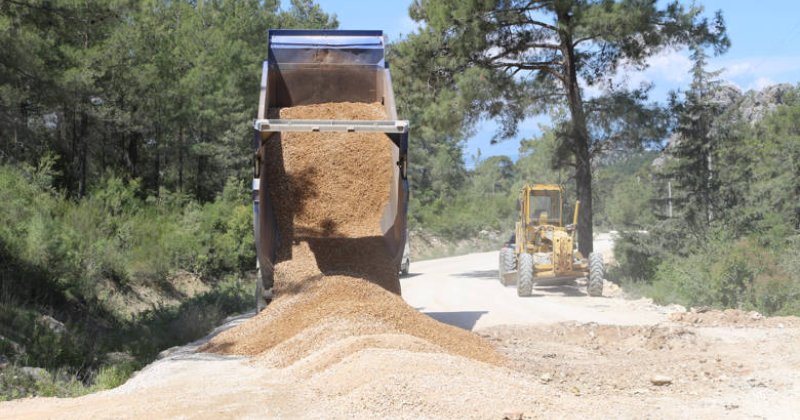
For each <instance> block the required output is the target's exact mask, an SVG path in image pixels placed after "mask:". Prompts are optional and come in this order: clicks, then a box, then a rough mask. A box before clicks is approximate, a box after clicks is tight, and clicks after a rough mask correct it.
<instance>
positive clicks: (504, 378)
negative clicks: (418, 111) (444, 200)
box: [0, 244, 800, 419]
mask: <svg viewBox="0 0 800 420" xmlns="http://www.w3.org/2000/svg"><path fill="white" fill-rule="evenodd" d="M598 245H599V244H598ZM496 264H497V253H494V252H490V253H482V254H472V255H466V256H460V257H453V258H445V259H439V260H431V261H422V262H414V263H412V266H411V272H412V273H411V275H410V276H408V277H407V278H405V279H403V282H402V287H403V297H404V298H405V300H406V301H407V302H408V303H409V304H410V305H412V306H413V307H415V308H417V309H418V310H420V311H422V312H423V313H426V314H428V315H429V316H431V317H433V318H434V319H437V320H439V321H441V322H445V323H449V324H452V325H456V326H459V327H461V328H465V329H470V330H473V331H475V332H476V334H478V335H480V336H482V337H483V338H485V339H486V340H488V341H489V342H491V343H492V344H494V345H495V346H496V348H497V349H498V351H499V352H500V353H501V354H502V355H504V356H505V357H506V358H507V359H508V362H507V363H506V365H505V366H501V367H498V366H492V365H487V364H484V363H479V362H476V361H474V360H470V359H465V358H463V357H459V356H453V355H451V354H446V353H443V352H438V351H436V350H435V349H433V348H432V347H431V345H430V344H429V343H424V342H421V340H418V339H416V338H409V337H408V336H401V335H394V334H382V335H380V336H369V337H352V339H350V341H348V342H346V343H336V344H335V345H332V346H327V347H324V348H321V349H319V351H316V352H315V353H313V354H311V355H310V356H308V357H306V358H304V359H302V360H300V361H298V362H296V363H294V364H293V365H291V366H288V367H283V368H275V367H270V366H268V365H265V364H264V363H260V362H259V361H258V358H253V359H250V358H244V357H230V356H219V355H211V354H207V353H199V352H197V351H196V349H197V348H198V347H199V345H200V344H202V342H203V341H201V342H198V343H194V344H192V345H189V346H185V347H181V348H175V349H171V350H169V351H167V352H165V353H164V355H163V357H162V358H161V359H160V360H158V361H156V362H154V363H153V364H151V365H150V366H148V367H146V368H145V369H143V370H142V371H141V372H139V373H138V374H136V375H135V376H134V377H133V378H132V379H131V380H129V381H128V382H127V383H126V384H125V385H123V386H121V387H119V388H117V389H114V390H110V391H105V392H100V393H97V394H92V395H88V396H85V397H81V398H76V399H56V398H36V399H26V400H18V401H11V402H7V403H2V404H0V417H2V418H164V417H180V418H230V417H235V418H263V417H284V418H286V417H289V418H296V417H311V418H353V417H356V418H374V417H389V418H495V419H502V418H513V419H516V418H552V417H557V418H562V417H563V418H586V417H591V418H596V417H614V418H793V417H794V418H796V416H797V415H798V413H800V352H798V349H800V320H798V319H797V318H764V317H761V316H760V315H758V314H755V313H747V312H742V311H725V312H720V311H708V312H702V311H700V312H684V311H682V309H681V308H679V307H661V306H657V305H654V304H652V303H651V302H650V301H648V300H644V299H638V300H631V299H625V298H624V296H623V293H622V292H621V291H620V290H619V289H617V288H615V287H611V285H607V286H608V287H606V290H605V294H606V295H607V296H604V297H602V298H589V297H587V296H586V295H585V293H584V289H583V288H581V287H580V286H579V285H577V286H576V285H573V286H560V287H551V288H547V289H537V290H535V294H534V296H531V297H529V298H518V297H517V296H516V291H515V289H514V288H513V287H503V286H502V285H501V284H500V282H499V281H498V280H497V267H496ZM247 317H248V315H243V316H241V317H238V318H234V319H231V320H229V322H228V323H226V324H225V325H223V326H221V327H220V328H219V329H218V331H217V332H219V330H223V329H226V328H231V327H232V326H234V325H236V324H238V323H241V322H243V321H244V320H246V319H247ZM359 340H361V341H359ZM415 340H416V341H415ZM399 342H402V343H403V345H402V346H399V345H397V343H399ZM346 349H350V350H346Z"/></svg>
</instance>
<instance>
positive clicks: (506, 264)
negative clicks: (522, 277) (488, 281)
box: [497, 248, 517, 286]
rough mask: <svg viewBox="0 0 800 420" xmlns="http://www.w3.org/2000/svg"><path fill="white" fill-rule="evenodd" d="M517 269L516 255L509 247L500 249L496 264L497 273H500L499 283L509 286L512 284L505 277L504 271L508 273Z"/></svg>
mask: <svg viewBox="0 0 800 420" xmlns="http://www.w3.org/2000/svg"><path fill="white" fill-rule="evenodd" d="M516 269H517V255H516V253H514V250H513V249H511V248H502V249H501V250H500V262H499V264H498V270H497V271H498V273H499V275H500V284H502V285H503V286H509V285H511V284H513V283H512V282H511V281H510V279H509V280H507V279H506V278H505V274H506V273H510V272H512V271H514V270H516Z"/></svg>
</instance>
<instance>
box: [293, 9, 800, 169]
mask: <svg viewBox="0 0 800 420" xmlns="http://www.w3.org/2000/svg"><path fill="white" fill-rule="evenodd" d="M284 3H288V1H286V0H284ZM317 3H319V4H320V6H321V7H322V8H323V10H325V11H327V12H330V13H335V14H336V15H337V17H338V19H339V24H340V28H341V29H382V30H383V31H384V33H386V34H387V36H388V38H389V40H390V41H395V40H398V39H400V38H401V37H402V36H404V35H407V34H409V33H411V32H413V31H414V29H415V27H416V24H415V22H414V21H412V20H411V18H409V17H408V6H409V5H410V4H411V1H410V0H396V1H393V0H383V1H375V0H373V1H365V0H317ZM688 3H689V2H687V4H688ZM697 3H698V4H702V5H703V6H705V8H706V14H707V15H708V16H711V15H712V14H713V12H714V11H716V10H720V9H721V10H722V13H723V16H724V18H725V21H726V23H727V27H728V35H729V36H730V38H731V43H732V45H731V48H730V49H729V50H728V52H727V53H726V54H724V55H722V56H720V57H713V58H711V59H710V60H709V61H710V67H711V69H712V70H713V69H724V71H723V73H722V75H721V78H722V79H724V80H726V81H728V82H730V83H733V84H735V85H736V86H738V87H739V88H740V89H742V90H749V89H757V88H761V87H764V86H767V85H770V84H774V83H792V84H797V83H798V82H800V1H797V0H762V1H759V2H754V1H751V0H698V1H697ZM690 66H691V61H690V60H689V58H688V54H687V53H686V51H667V52H664V53H662V54H660V55H658V56H656V57H653V58H652V59H651V60H650V68H649V69H647V70H645V71H644V72H626V73H625V74H624V75H622V76H620V77H625V78H627V80H628V81H629V83H632V84H638V83H640V82H653V83H654V84H655V88H654V90H653V92H652V95H651V97H652V99H654V100H664V99H665V98H666V95H667V92H669V91H670V90H677V89H684V88H686V86H688V83H689V81H690V77H689V74H688V71H689V68H690ZM396 94H402V93H400V92H396ZM540 122H545V123H546V122H547V118H546V117H539V118H532V119H529V120H526V121H525V122H523V124H522V125H521V127H520V136H519V137H518V138H516V139H510V140H506V141H504V142H502V143H500V144H497V145H490V144H489V140H490V139H491V137H492V133H493V132H494V130H495V127H496V126H495V124H494V123H493V122H492V121H486V122H484V123H482V124H481V125H480V126H479V127H477V132H476V134H475V135H474V136H473V137H472V138H470V139H468V141H467V144H466V146H465V153H464V156H465V159H466V161H467V163H468V164H471V158H470V156H472V155H474V154H475V153H476V151H477V150H478V149H480V150H481V156H482V157H483V158H486V157H489V156H493V155H508V156H512V157H516V155H517V154H518V151H517V150H518V147H519V140H520V139H521V138H528V137H531V136H534V135H536V134H537V133H539V128H538V125H539V123H540ZM412 129H413V128H412ZM412 141H413V132H412Z"/></svg>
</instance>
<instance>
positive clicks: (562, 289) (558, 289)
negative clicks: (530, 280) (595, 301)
mask: <svg viewBox="0 0 800 420" xmlns="http://www.w3.org/2000/svg"><path fill="white" fill-rule="evenodd" d="M508 287H512V286H508ZM513 287H516V286H513ZM581 289H582V288H581V287H579V286H575V285H564V284H562V285H554V286H537V285H534V286H533V294H531V295H530V296H528V297H545V296H548V295H553V294H562V295H564V296H568V297H586V296H587V295H586V293H584V291H583V290H581ZM537 292H538V293H537ZM542 292H544V294H543V293H542Z"/></svg>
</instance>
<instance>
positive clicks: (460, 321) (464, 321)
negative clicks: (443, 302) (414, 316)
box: [423, 311, 487, 330]
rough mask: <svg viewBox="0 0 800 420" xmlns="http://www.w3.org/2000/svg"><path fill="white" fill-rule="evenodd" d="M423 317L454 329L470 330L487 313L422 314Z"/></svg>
mask: <svg viewBox="0 0 800 420" xmlns="http://www.w3.org/2000/svg"><path fill="white" fill-rule="evenodd" d="M423 313H424V314H425V315H428V316H429V317H431V318H433V319H435V320H437V321H439V322H443V323H445V324H449V325H452V326H454V327H459V328H463V329H465V330H472V328H473V327H475V323H476V322H478V320H479V319H481V317H482V316H483V314H485V313H487V311H459V312H423Z"/></svg>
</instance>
